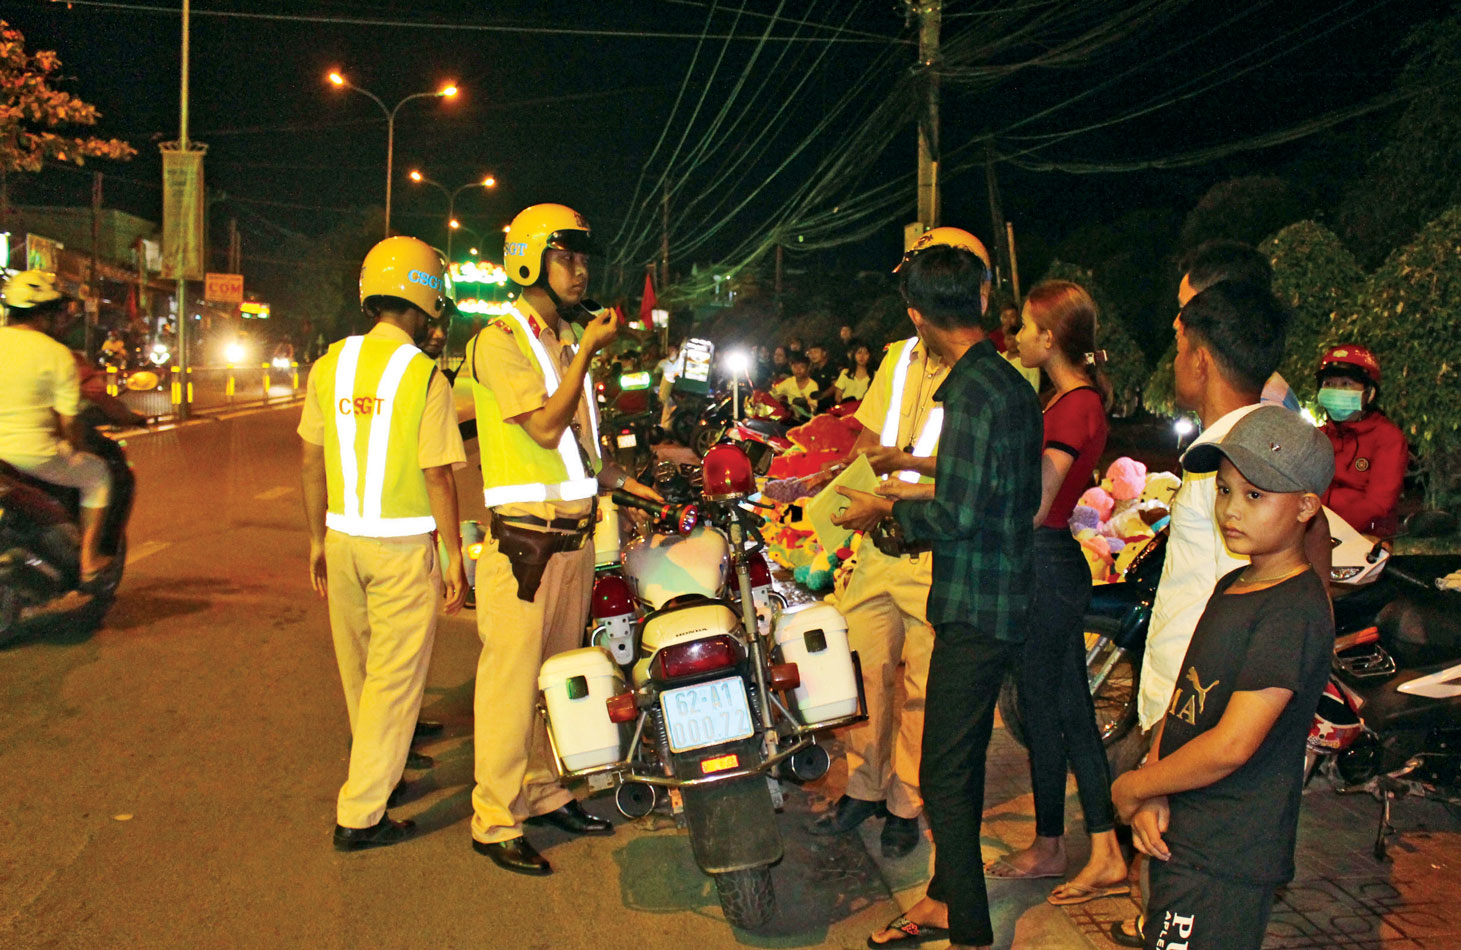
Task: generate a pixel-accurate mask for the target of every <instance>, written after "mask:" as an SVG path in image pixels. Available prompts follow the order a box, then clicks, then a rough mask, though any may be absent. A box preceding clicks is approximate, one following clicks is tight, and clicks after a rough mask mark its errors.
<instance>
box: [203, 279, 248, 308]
mask: <svg viewBox="0 0 1461 950" xmlns="http://www.w3.org/2000/svg"><path fill="white" fill-rule="evenodd" d="M203 288H204V289H203V299H204V300H207V301H209V302H210V303H243V292H244V279H243V275H242V274H214V273H211V272H210V273H209V274H208V277H207V279H206V280H204V282H203Z"/></svg>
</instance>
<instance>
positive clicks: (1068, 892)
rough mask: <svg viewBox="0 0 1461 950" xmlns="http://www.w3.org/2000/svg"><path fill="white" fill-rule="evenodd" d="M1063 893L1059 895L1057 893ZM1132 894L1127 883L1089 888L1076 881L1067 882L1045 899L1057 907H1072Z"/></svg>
mask: <svg viewBox="0 0 1461 950" xmlns="http://www.w3.org/2000/svg"><path fill="white" fill-rule="evenodd" d="M1062 890H1063V893H1061V894H1059V895H1057V894H1056V893H1055V892H1056V891H1062ZM1130 893H1131V885H1130V884H1127V883H1125V882H1123V883H1121V884H1102V885H1099V886H1097V887H1087V886H1086V885H1084V884H1076V883H1075V882H1074V881H1067V882H1065V883H1064V884H1062V885H1060V886H1059V887H1057V888H1055V890H1052V891H1051V892H1050V895H1049V896H1048V897H1046V898H1045V900H1046V901H1048V902H1049V903H1050V904H1053V905H1054V906H1056V907H1070V906H1071V905H1073V904H1084V903H1087V902H1089V901H1094V900H1100V899H1101V898H1103V897H1124V896H1125V895H1127V894H1130Z"/></svg>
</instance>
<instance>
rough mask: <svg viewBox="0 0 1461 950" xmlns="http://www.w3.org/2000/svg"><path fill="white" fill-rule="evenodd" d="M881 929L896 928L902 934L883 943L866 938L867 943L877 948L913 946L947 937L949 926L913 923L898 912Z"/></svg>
mask: <svg viewBox="0 0 1461 950" xmlns="http://www.w3.org/2000/svg"><path fill="white" fill-rule="evenodd" d="M883 930H896V931H898V932H899V933H901V934H903V936H901V937H894V938H893V939H892V940H888V941H886V942H884V943H878V942H877V941H876V940H874V939H873V938H872V937H868V938H867V945H868V946H869V947H872V948H873V950H877V948H878V947H893V946H903V945H905V944H907V945H909V946H913V945H916V944H920V943H927V942H928V941H930V940H947V939H949V928H947V927H935V926H934V925H933V924H915V923H914V922H913V921H911V920H909V919H908V915H907V914H899V915H898V916H897V917H895V918H893V919H892V920H890V921H888V924H887V926H885V927H884V928H883Z"/></svg>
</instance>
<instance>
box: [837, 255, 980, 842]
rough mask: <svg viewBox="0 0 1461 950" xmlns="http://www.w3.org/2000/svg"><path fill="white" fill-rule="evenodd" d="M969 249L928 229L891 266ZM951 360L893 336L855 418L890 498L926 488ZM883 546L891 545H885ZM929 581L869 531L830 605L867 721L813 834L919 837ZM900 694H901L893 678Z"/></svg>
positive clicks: (927, 562) (915, 560)
mask: <svg viewBox="0 0 1461 950" xmlns="http://www.w3.org/2000/svg"><path fill="white" fill-rule="evenodd" d="M939 245H946V246H953V247H962V248H965V249H967V250H969V251H972V252H974V254H976V255H977V256H978V257H979V258H980V259H981V260H983V261H984V264H985V266H986V267H988V266H989V253H988V251H986V250H985V249H984V245H983V244H982V243H980V241H979V239H978V238H976V237H975V236H974V235H972V234H970V233H969V232H968V231H964V230H961V229H959V228H934V229H933V230H931V231H928V232H926V233H924V234H923V235H922V236H920V237H919V239H918V240H917V241H916V242H915V243H914V245H913V247H912V248H910V249H909V251H908V253H907V254H905V255H904V257H903V260H902V261H900V262H899V264H898V266H897V267H895V268H894V269H893V272H894V273H897V272H898V270H900V269H901V268H902V267H903V264H904V263H906V262H907V261H908V259H909V258H910V257H911V256H912V255H914V254H916V253H918V252H919V251H922V250H925V249H927V248H929V247H934V246H939ZM948 374H949V368H948V366H947V365H945V364H944V362H943V361H942V360H940V359H939V357H938V355H937V354H936V353H932V352H930V351H929V349H928V347H927V345H926V344H924V342H923V341H922V340H921V339H920V338H919V337H917V336H912V337H909V338H908V339H906V340H899V341H897V342H896V343H892V344H889V346H888V348H887V350H886V352H885V354H884V356H883V360H882V363H881V364H879V366H878V371H877V374H876V375H875V376H874V378H873V381H872V385H871V386H870V387H869V388H868V393H867V396H866V397H865V398H864V399H863V401H862V405H860V406H859V407H858V409H857V413H856V415H855V418H856V419H857V421H858V422H861V423H862V425H863V430H862V433H861V434H860V435H859V436H858V440H857V443H856V445H855V446H854V448H853V452H854V453H855V454H866V455H867V457H868V461H869V462H871V463H872V465H873V470H874V471H875V472H877V473H878V474H879V475H892V476H894V477H893V478H892V479H890V482H895V483H898V487H899V490H900V492H901V494H900V495H899V496H898V497H909V498H913V497H932V496H933V473H934V468H935V466H936V464H937V451H938V437H939V429H940V427H941V425H942V422H943V409H942V408H941V407H940V406H939V405H938V403H936V402H934V399H933V394H934V393H935V392H937V391H938V388H939V386H940V385H941V384H942V383H943V381H944V378H945V377H946V376H948ZM881 547H887V548H888V549H889V552H890V553H884V551H883V550H881ZM932 584H933V555H932V553H931V552H929V551H926V550H925V551H908V552H906V553H897V548H895V547H894V546H893V545H891V544H887V543H884V541H883V540H882V539H876V540H875V537H874V533H872V532H870V533H867V534H865V535H864V536H863V539H862V543H861V544H860V545H859V546H858V549H857V564H856V566H855V567H854V568H853V571H852V578H851V579H850V580H849V581H848V583H847V588H846V589H845V590H844V591H843V592H842V593H841V595H839V596H838V598H837V608H838V609H839V610H841V611H842V613H843V614H844V615H845V616H846V617H847V633H848V640H849V643H850V645H851V646H852V648H853V649H854V650H857V651H858V654H859V657H860V659H861V661H862V676H863V686H864V691H865V693H866V695H867V713H868V718H867V721H866V722H864V723H862V724H861V725H858V726H856V727H854V728H852V729H851V730H849V731H848V733H847V791H846V793H845V794H844V795H843V796H842V797H841V798H840V799H838V800H837V802H836V804H835V805H834V806H833V808H832V809H831V810H830V811H828V812H827V813H826V814H824V815H822V816H821V817H820V818H818V819H817V820H816V821H815V822H813V823H812V825H811V828H810V830H811V831H812V832H813V833H815V834H838V833H842V832H847V831H851V830H852V829H853V828H856V827H857V826H858V825H860V824H862V823H863V822H864V821H866V820H867V819H868V818H871V817H874V816H875V815H879V814H884V813H885V814H886V817H887V821H886V823H885V824H884V825H883V830H882V834H881V845H882V851H883V855H884V856H885V857H889V858H897V857H901V856H903V855H905V854H907V853H908V852H910V851H912V850H913V848H914V847H916V846H917V844H918V816H919V814H920V813H922V811H923V796H922V794H921V793H920V791H919V784H918V765H919V762H920V760H921V758H922V749H923V694H924V686H925V684H927V682H928V662H929V657H930V656H931V655H932V653H933V628H932V627H930V626H929V625H928V621H927V619H926V617H925V608H926V606H927V603H928V591H929V587H930V586H932ZM900 668H901V678H902V682H903V693H904V699H903V703H902V704H901V705H899V703H898V701H897V688H898V680H899V676H900V672H899V671H900Z"/></svg>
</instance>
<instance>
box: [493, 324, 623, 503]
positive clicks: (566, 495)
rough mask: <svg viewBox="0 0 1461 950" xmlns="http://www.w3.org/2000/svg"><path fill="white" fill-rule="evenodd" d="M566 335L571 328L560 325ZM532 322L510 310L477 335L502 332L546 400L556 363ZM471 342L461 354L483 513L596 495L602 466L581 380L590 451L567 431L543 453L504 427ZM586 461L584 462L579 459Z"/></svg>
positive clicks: (511, 426) (589, 391)
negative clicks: (468, 374)
mask: <svg viewBox="0 0 1461 950" xmlns="http://www.w3.org/2000/svg"><path fill="white" fill-rule="evenodd" d="M559 326H560V328H561V329H562V330H563V331H565V332H568V333H572V332H573V330H572V324H570V323H568V322H567V321H563V322H562V323H560V325H559ZM538 327H539V324H538V321H537V319H536V318H535V317H531V316H528V315H526V314H524V313H523V312H522V311H520V310H518V309H517V308H516V307H513V308H511V309H509V310H508V311H507V312H506V313H504V314H501V315H499V316H496V317H493V318H492V319H491V320H490V321H489V322H488V324H487V326H486V327H484V328H483V329H482V331H481V332H482V333H488V332H492V333H500V332H503V331H504V330H505V331H507V332H508V333H509V334H510V335H511V336H512V339H513V342H514V343H516V344H517V348H518V349H519V350H521V351H522V353H523V355H524V356H526V357H527V358H528V360H529V361H530V362H532V363H533V364H534V365H535V366H537V367H538V369H539V370H540V371H541V372H542V374H543V386H544V388H545V389H547V391H548V395H549V396H552V395H553V393H554V392H556V391H557V389H558V363H557V360H556V358H555V357H554V356H552V355H550V354H549V353H548V350H547V348H546V347H544V346H543V341H542V340H540V339H538ZM475 344H476V340H475V339H474V340H473V341H472V344H471V345H470V346H469V352H468V353H467V365H468V366H469V367H472V374H473V378H472V398H473V402H474V403H475V404H476V407H477V446H478V449H479V450H480V452H481V457H482V502H483V504H485V505H486V506H487V507H488V508H495V507H497V506H498V505H510V504H519V503H522V502H533V501H577V500H580V499H584V498H592V497H593V496H594V495H596V494H598V491H599V482H598V479H597V478H596V477H595V475H597V473H598V471H599V469H600V468H601V467H602V463H601V462H600V461H599V459H598V452H597V447H598V443H599V422H598V410H597V408H596V407H595V406H594V401H593V392H594V390H593V384H592V382H591V381H590V380H589V379H588V377H587V376H585V377H584V385H583V391H584V396H585V397H586V398H587V399H588V400H589V403H588V407H589V410H588V411H589V423H590V425H591V426H592V428H593V432H592V437H593V445H594V447H595V451H594V452H593V454H592V455H589V453H586V452H584V451H583V450H582V449H581V447H580V446H579V444H578V437H577V436H576V435H575V434H574V432H573V427H572V426H568V427H565V428H564V430H563V435H562V437H561V438H559V440H558V445H557V447H556V448H551V449H545V448H543V447H542V446H541V445H539V444H538V443H537V442H535V441H534V440H533V437H532V436H530V435H528V432H527V430H526V429H524V428H523V427H522V426H520V425H518V424H516V423H510V422H504V421H503V420H502V412H501V410H500V409H499V408H498V403H497V396H496V395H495V394H494V393H493V392H492V390H491V389H489V388H488V387H486V386H484V385H482V383H481V382H479V381H478V380H477V379H476V377H475V373H476V357H477V353H476V345H475ZM586 456H587V462H585V457H586Z"/></svg>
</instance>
